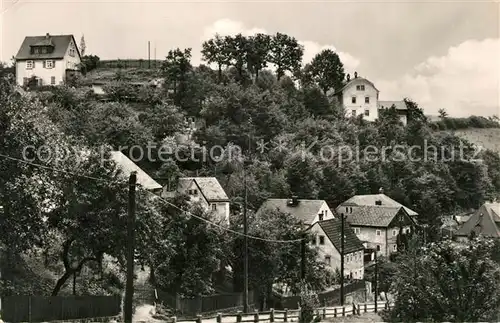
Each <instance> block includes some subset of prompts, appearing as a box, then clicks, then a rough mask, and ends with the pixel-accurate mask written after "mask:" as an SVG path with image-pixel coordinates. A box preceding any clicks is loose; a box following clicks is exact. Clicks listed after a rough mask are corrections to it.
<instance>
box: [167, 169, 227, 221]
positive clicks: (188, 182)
mask: <svg viewBox="0 0 500 323" xmlns="http://www.w3.org/2000/svg"><path fill="white" fill-rule="evenodd" d="M179 194H185V195H188V196H189V198H190V202H191V203H197V204H199V205H200V206H202V207H203V208H204V209H205V210H206V211H207V212H209V213H210V214H211V215H213V216H214V218H215V219H216V220H218V221H220V222H221V223H223V224H226V225H229V211H230V209H229V198H228V196H227V195H226V192H225V191H224V189H223V188H222V186H221V185H220V183H219V181H218V180H217V178H215V177H181V178H179V180H178V183H177V187H176V188H173V187H169V185H166V186H164V187H163V190H162V193H161V196H162V197H166V198H170V197H174V196H176V195H179Z"/></svg>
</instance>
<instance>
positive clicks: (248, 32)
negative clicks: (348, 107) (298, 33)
mask: <svg viewBox="0 0 500 323" xmlns="http://www.w3.org/2000/svg"><path fill="white" fill-rule="evenodd" d="M238 33H241V34H242V35H244V36H252V35H255V34H258V33H262V34H273V33H270V32H268V31H266V30H265V29H263V28H258V27H252V28H249V27H247V26H245V25H244V24H243V23H241V22H239V21H234V20H231V19H227V18H225V19H220V20H217V21H216V22H214V23H213V24H212V25H210V26H208V27H206V28H205V30H204V31H203V36H202V41H205V40H207V39H210V38H212V37H213V36H214V35H215V34H219V35H221V36H232V35H236V34H238ZM299 43H300V44H301V45H303V46H304V56H303V59H302V63H303V64H307V63H309V62H310V61H311V60H312V59H313V57H314V56H315V55H316V54H318V53H319V52H321V51H322V50H324V49H332V50H334V51H337V50H336V48H335V46H333V45H322V44H318V43H316V42H314V41H310V40H299ZM337 53H338V55H339V57H340V60H341V61H342V63H343V64H344V68H345V69H346V72H348V73H352V72H354V69H356V68H357V67H358V66H359V64H360V61H359V59H357V58H356V57H354V56H352V55H351V54H349V53H345V52H340V51H337Z"/></svg>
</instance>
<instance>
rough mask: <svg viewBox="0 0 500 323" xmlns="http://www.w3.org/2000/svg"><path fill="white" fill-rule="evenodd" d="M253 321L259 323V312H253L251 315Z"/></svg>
mask: <svg viewBox="0 0 500 323" xmlns="http://www.w3.org/2000/svg"><path fill="white" fill-rule="evenodd" d="M253 321H254V322H255V323H258V322H259V310H255V313H254V315H253Z"/></svg>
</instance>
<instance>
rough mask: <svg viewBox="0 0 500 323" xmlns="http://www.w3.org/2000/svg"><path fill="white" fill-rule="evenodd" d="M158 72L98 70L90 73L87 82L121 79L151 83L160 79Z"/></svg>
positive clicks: (121, 69) (116, 69)
mask: <svg viewBox="0 0 500 323" xmlns="http://www.w3.org/2000/svg"><path fill="white" fill-rule="evenodd" d="M157 74H158V71H157V70H155V69H146V68H120V69H118V68H98V69H95V70H92V71H90V72H89V73H88V74H87V75H86V76H85V78H84V79H85V80H86V81H90V82H93V81H101V82H107V81H113V80H115V79H117V77H119V78H120V79H122V80H125V81H131V82H149V81H151V80H153V79H155V78H157V77H158V75H157Z"/></svg>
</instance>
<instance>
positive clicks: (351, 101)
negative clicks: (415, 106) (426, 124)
mask: <svg viewBox="0 0 500 323" xmlns="http://www.w3.org/2000/svg"><path fill="white" fill-rule="evenodd" d="M379 93H380V91H379V90H378V89H377V88H376V87H375V84H373V82H371V81H369V80H368V79H366V78H364V77H360V76H358V73H357V72H354V78H352V79H351V78H350V75H349V74H348V75H347V79H346V83H345V85H344V86H343V87H342V88H341V89H339V90H337V91H336V92H335V93H334V96H335V97H336V98H337V100H338V101H339V103H340V105H341V106H342V107H343V108H344V110H345V111H346V115H347V116H348V117H357V116H359V115H362V116H363V119H364V120H367V121H375V120H377V119H378V117H379V112H380V110H383V109H390V108H393V107H394V108H395V109H396V112H397V113H398V115H399V117H400V120H401V122H402V123H403V124H406V123H407V121H408V120H407V119H408V117H407V115H408V107H407V106H406V103H405V101H403V100H400V101H380V100H379Z"/></svg>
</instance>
